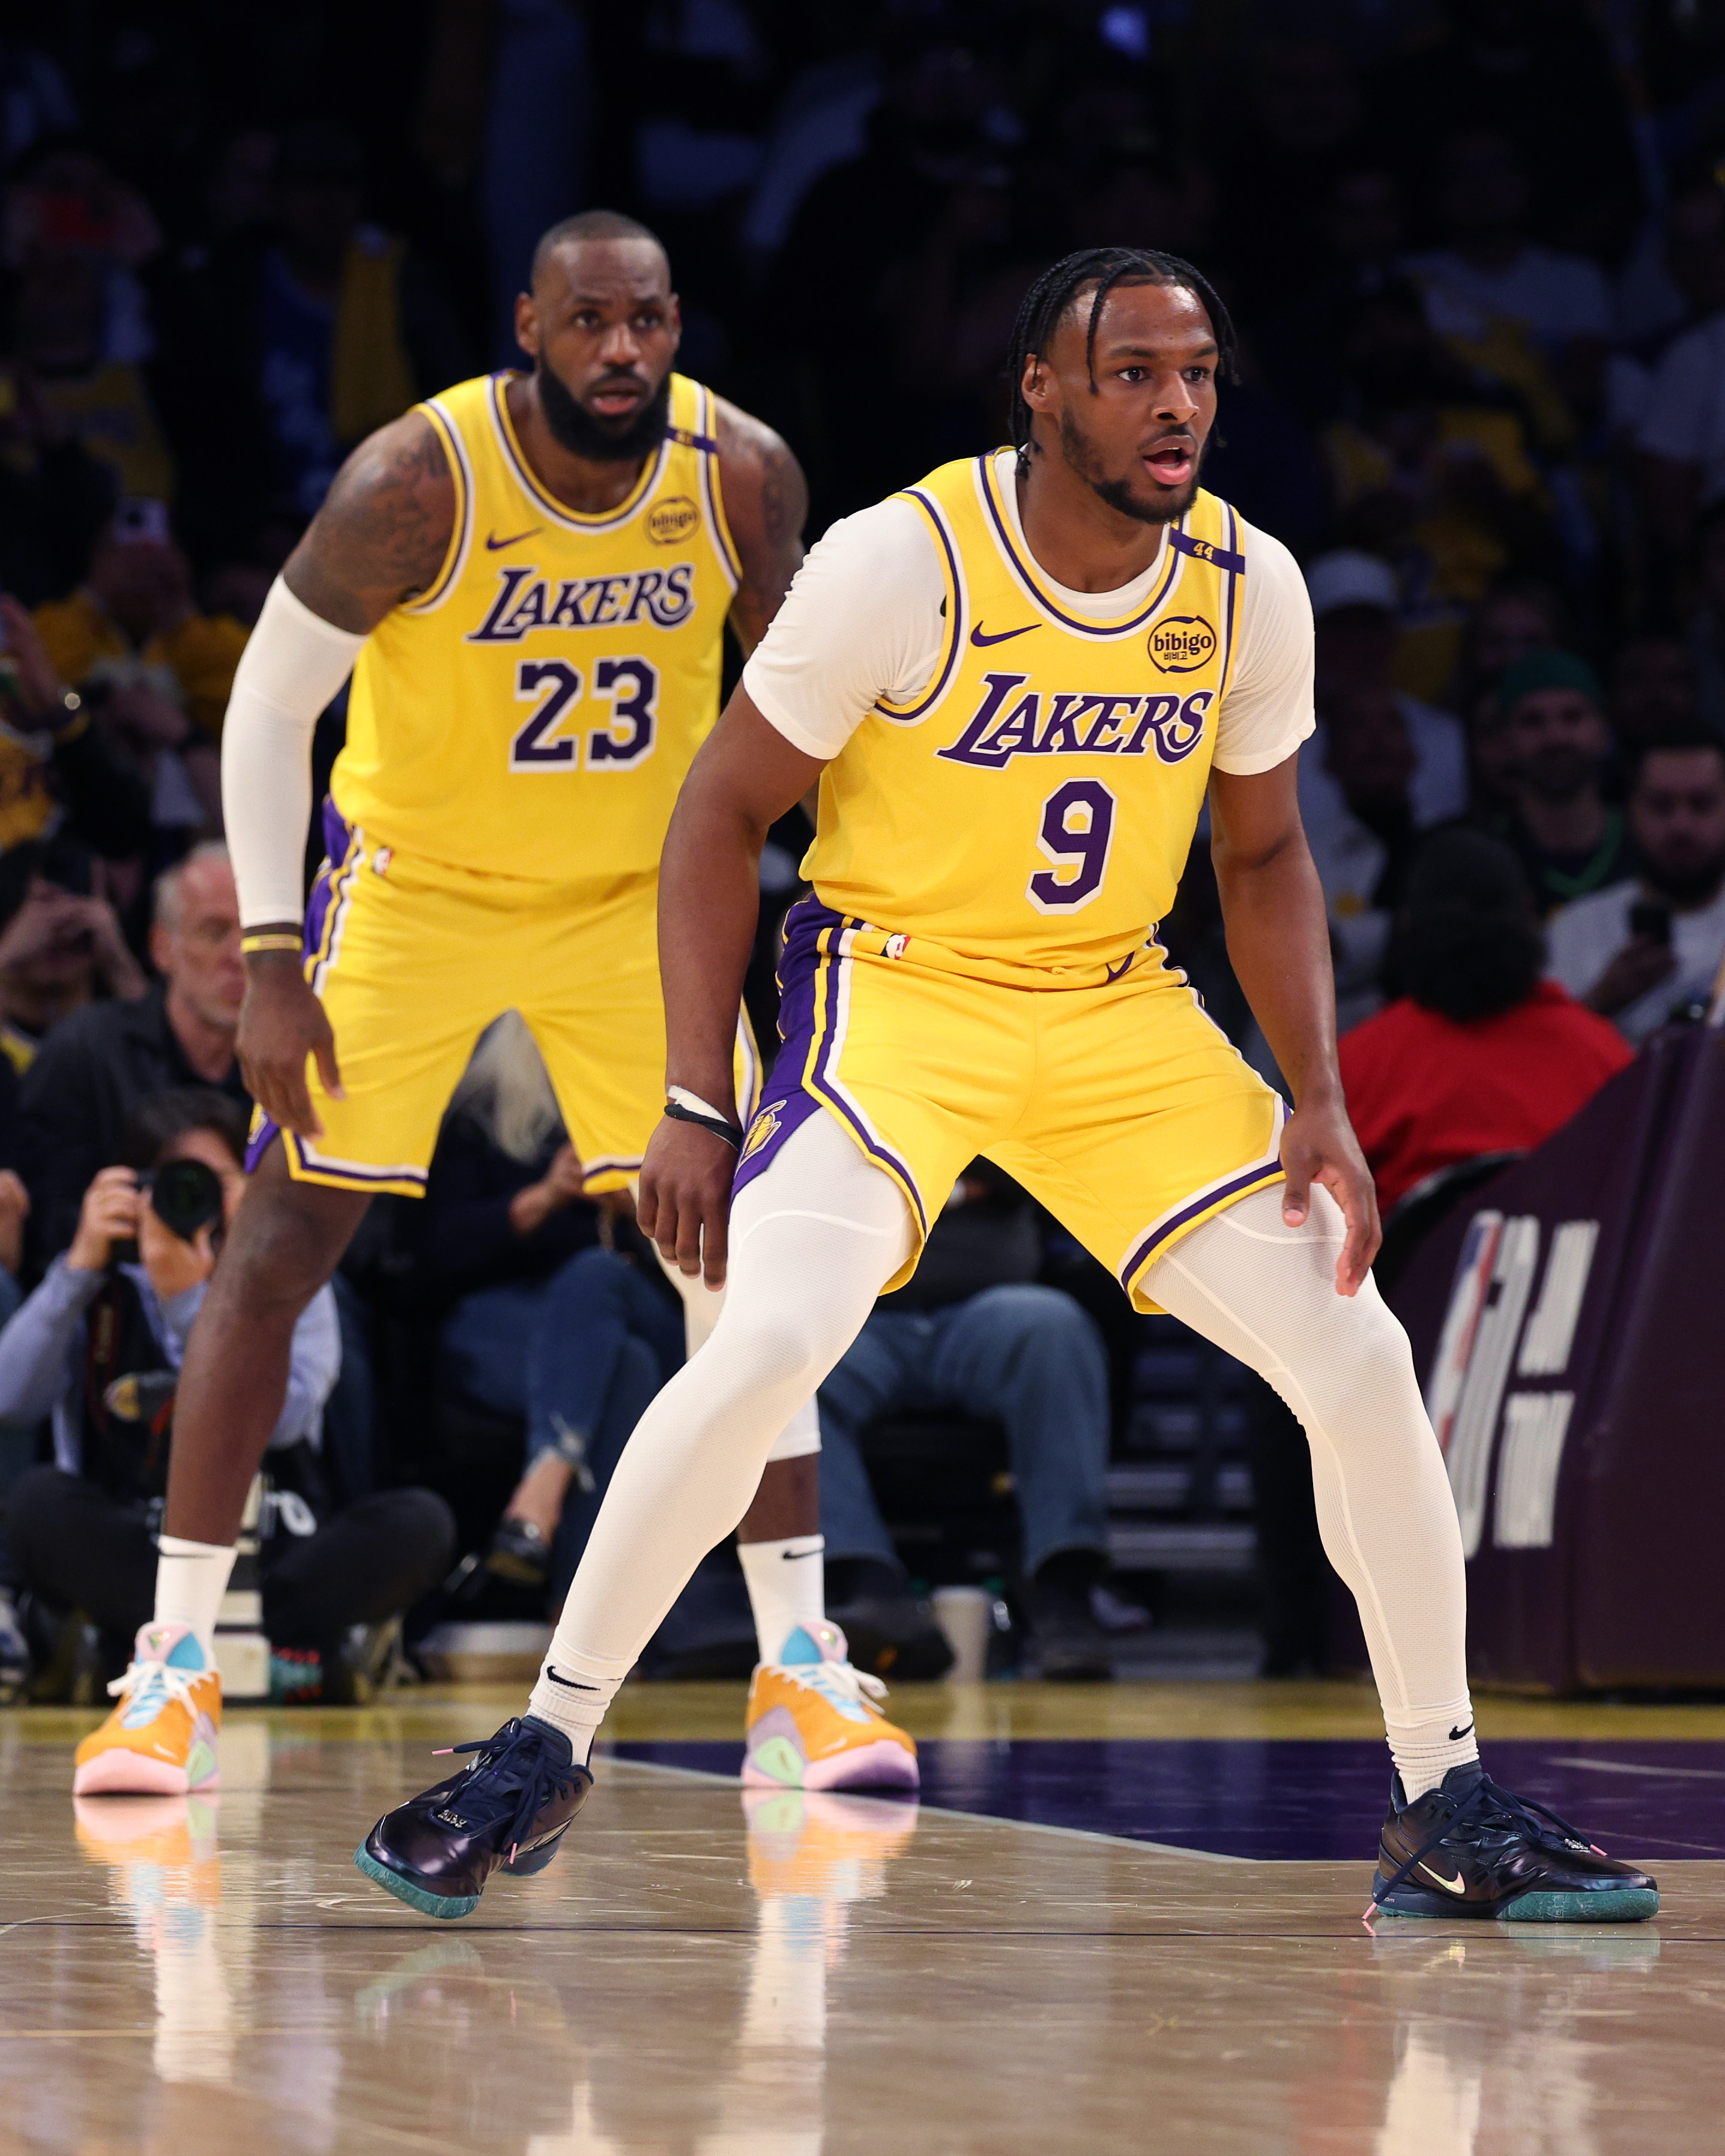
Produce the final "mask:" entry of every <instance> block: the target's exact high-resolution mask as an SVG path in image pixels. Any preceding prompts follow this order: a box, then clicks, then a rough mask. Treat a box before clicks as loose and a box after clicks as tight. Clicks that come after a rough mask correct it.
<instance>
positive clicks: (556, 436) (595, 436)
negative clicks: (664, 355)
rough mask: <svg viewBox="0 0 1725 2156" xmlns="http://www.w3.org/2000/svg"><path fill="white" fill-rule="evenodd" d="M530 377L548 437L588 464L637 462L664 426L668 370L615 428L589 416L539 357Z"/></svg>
mask: <svg viewBox="0 0 1725 2156" xmlns="http://www.w3.org/2000/svg"><path fill="white" fill-rule="evenodd" d="M533 379H534V381H535V382H536V383H537V384H538V386H539V408H540V410H541V411H542V413H544V414H545V423H546V425H547V427H549V428H550V429H551V432H552V439H553V440H554V441H556V442H557V444H558V446H559V447H560V448H562V449H567V451H568V452H569V454H570V455H571V456H572V457H585V458H586V459H588V462H589V463H591V464H603V465H638V464H639V463H641V462H642V460H643V459H644V458H646V457H649V456H650V455H651V454H652V453H653V452H654V450H655V449H657V448H658V447H659V444H660V443H661V442H662V441H663V440H664V439H665V431H666V429H668V428H669V427H670V376H669V375H667V376H666V377H665V380H664V381H663V382H660V385H659V387H658V388H657V389H655V391H654V393H653V394H652V395H651V396H650V397H649V398H648V399H647V401H646V403H644V405H642V407H641V408H640V410H639V412H637V413H636V414H635V416H634V418H632V419H629V420H627V421H625V422H624V424H623V425H622V426H620V427H610V426H607V425H606V424H605V423H603V421H601V420H598V419H595V418H594V417H593V414H592V413H591V412H589V411H588V408H587V407H586V406H585V405H584V404H583V403H582V402H581V400H580V399H579V398H577V397H572V396H571V395H570V393H569V392H568V390H567V388H565V387H564V386H563V384H562V382H560V381H559V380H558V378H557V376H556V375H555V374H553V373H552V371H551V369H550V368H549V367H547V365H546V363H545V362H544V360H543V359H542V358H541V359H538V360H536V361H535V362H534V364H533Z"/></svg>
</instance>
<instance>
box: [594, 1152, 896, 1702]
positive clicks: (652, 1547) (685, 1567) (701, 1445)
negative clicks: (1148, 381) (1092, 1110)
mask: <svg viewBox="0 0 1725 2156" xmlns="http://www.w3.org/2000/svg"><path fill="white" fill-rule="evenodd" d="M910 1251H911V1221H910V1215H909V1212H908V1210H907V1209H906V1204H905V1201H904V1198H903V1195H902V1194H901V1192H900V1190H899V1188H898V1186H897V1184H896V1183H894V1182H893V1181H892V1180H891V1178H890V1177H889V1176H887V1175H886V1174H885V1173H882V1171H881V1170H880V1169H879V1168H875V1167H874V1166H872V1165H871V1164H870V1162H869V1161H867V1160H866V1159H865V1158H864V1157H863V1155H862V1153H861V1152H860V1151H859V1150H858V1148H857V1147H855V1145H854V1144H852V1142H851V1141H850V1139H849V1138H848V1137H846V1136H845V1133H844V1132H843V1131H842V1130H840V1129H839V1127H838V1125H837V1124H836V1123H835V1122H833V1120H832V1119H831V1117H830V1116H825V1115H819V1116H811V1117H810V1118H809V1122H807V1123H805V1124H804V1125H803V1127H802V1128H801V1129H800V1130H798V1132H796V1133H795V1135H794V1136H793V1137H791V1138H790V1139H788V1141H787V1142H786V1144H785V1146H784V1148H783V1151H782V1152H780V1154H779V1155H778V1158H777V1159H776V1160H775V1161H774V1162H773V1165H772V1167H771V1168H768V1170H767V1171H766V1173H764V1174H762V1175H761V1176H760V1177H758V1178H757V1179H756V1180H755V1181H754V1182H753V1183H750V1184H749V1186H748V1188H747V1189H746V1190H745V1191H744V1192H743V1193H742V1195H741V1196H740V1197H739V1198H738V1199H737V1203H736V1204H735V1206H734V1207H733V1208H732V1215H731V1257H730V1280H729V1284H728V1286H727V1288H726V1294H725V1296H724V1299H723V1305H722V1307H721V1310H720V1312H719V1315H718V1322H717V1323H716V1325H715V1326H714V1327H713V1329H712V1333H711V1338H710V1339H708V1340H707V1342H706V1344H705V1345H704V1346H703V1347H702V1348H701V1353H700V1354H699V1356H698V1358H696V1359H695V1360H694V1361H692V1362H690V1363H685V1366H684V1367H683V1368H682V1369H681V1370H680V1371H679V1372H678V1373H677V1374H676V1376H675V1378H672V1379H671V1381H670V1383H669V1384H668V1385H667V1386H666V1387H665V1389H664V1390H663V1391H662V1392H661V1393H660V1395H659V1397H658V1398H657V1399H655V1401H654V1402H653V1404H652V1405H651V1406H650V1407H649V1409H648V1410H647V1412H646V1414H644V1415H643V1416H642V1418H641V1419H640V1421H639V1424H637V1425H636V1428H635V1431H634V1435H633V1436H632V1437H631V1438H630V1440H629V1443H628V1445H626V1446H625V1447H624V1452H623V1456H622V1458H621V1459H620V1460H619V1462H618V1464H617V1469H616V1471H615V1473H614V1476H612V1479H611V1486H610V1489H609V1490H608V1492H607V1493H606V1496H605V1501H604V1504H603V1507H601V1508H600V1512H599V1517H598V1521H597V1522H595V1524H594V1527H593V1537H592V1539H591V1540H590V1542H589V1543H588V1548H587V1552H586V1554H585V1556H584V1557H583V1558H582V1561H581V1567H580V1569H579V1570H578V1572H577V1573H576V1575H575V1579H574V1583H573V1584H572V1586H571V1588H570V1589H569V1595H568V1599H567V1601H566V1602H565V1604H564V1605H563V1614H562V1620H561V1622H560V1623H559V1625H558V1627H557V1640H556V1643H555V1645H554V1646H553V1654H554V1655H555V1656H556V1658H557V1666H558V1668H559V1669H562V1667H563V1666H564V1663H565V1662H566V1661H570V1658H571V1657H572V1656H576V1655H578V1656H580V1657H581V1658H582V1659H581V1661H579V1662H578V1664H572V1666H577V1667H579V1668H581V1669H583V1670H585V1669H588V1668H591V1669H593V1670H594V1671H611V1670H615V1671H616V1673H617V1675H618V1676H620V1675H621V1674H622V1672H623V1671H625V1670H627V1669H628V1667H629V1665H630V1663H632V1662H633V1661H634V1658H635V1656H636V1655H638V1654H639V1652H640V1650H641V1649H642V1647H643V1646H644V1645H645V1644H646V1642H647V1640H648V1639H649V1638H650V1636H651V1635H652V1633H653V1631H654V1630H655V1627H656V1626H657V1625H658V1624H659V1622H660V1620H661V1619H662V1618H663V1616H664V1615H665V1611H666V1610H667V1609H670V1605H671V1604H672V1603H673V1602H674V1601H675V1599H676V1597H677V1596H678V1594H680V1592H681V1591H682V1589H683V1586H684V1584H685V1581H686V1580H687V1579H688V1578H689V1575H690V1574H691V1573H692V1572H693V1571H694V1569H695V1568H696V1565H697V1564H698V1563H700V1561H701V1558H703V1557H704V1556H705V1555H706V1553H707V1551H708V1550H710V1549H711V1548H712V1547H713V1545H714V1544H715V1543H717V1542H719V1541H721V1539H722V1538H723V1537H725V1536H726V1535H727V1534H728V1533H729V1532H731V1530H732V1528H733V1527H735V1526H736V1525H737V1522H738V1521H739V1520H740V1519H741V1518H742V1515H743V1513H744V1512H745V1511H746V1510H747V1507H748V1504H749V1501H750V1500H751V1499H752V1497H753V1496H754V1494H755V1491H756V1487H757V1485H758V1483H759V1481H760V1479H761V1470H762V1467H763V1466H765V1464H766V1461H767V1459H768V1455H769V1453H770V1452H771V1451H772V1450H773V1444H774V1440H775V1439H776V1438H777V1437H778V1433H779V1432H780V1431H782V1430H784V1429H785V1426H786V1425H787V1424H788V1423H789V1422H790V1421H791V1420H792V1418H793V1416H794V1415H796V1414H798V1412H799V1411H800V1410H802V1409H803V1408H804V1407H805V1406H806V1405H807V1404H808V1403H809V1402H810V1401H811V1400H812V1399H813V1396H814V1389H815V1388H816V1386H818V1385H819V1383H820V1382H821V1380H822V1378H824V1377H825V1376H826V1374H827V1373H828V1372H829V1370H830V1369H831V1368H832V1367H833V1365H834V1363H836V1362H837V1361H838V1359H839V1357H840V1356H841V1355H842V1354H843V1353H845V1349H846V1348H847V1347H849V1346H850V1343H851V1342H852V1341H853V1340H854V1339H855V1337H856V1335H857V1333H858V1332H860V1329H861V1327H862V1323H863V1320H864V1319H865V1317H867V1316H868V1314H869V1312H870V1310H871V1309H872V1308H873V1306H874V1302H875V1296H877V1295H878V1294H879V1293H880V1289H881V1288H882V1286H884V1285H885V1284H886V1281H888V1280H890V1279H891V1276H892V1275H893V1274H894V1273H895V1272H896V1271H897V1270H898V1269H899V1268H900V1266H901V1265H903V1264H904V1262H905V1260H906V1258H907V1257H908V1256H909V1255H910Z"/></svg>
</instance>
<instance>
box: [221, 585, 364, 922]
mask: <svg viewBox="0 0 1725 2156" xmlns="http://www.w3.org/2000/svg"><path fill="white" fill-rule="evenodd" d="M364 642H365V639H364V637H362V636H356V635H354V634H353V633H352V631H351V630H349V629H337V628H336V625H335V624H334V623H333V622H330V621H326V620H325V619H323V617H322V615H321V614H316V613H313V612H312V611H311V608H310V607H308V606H307V605H305V603H304V602H303V600H300V599H296V598H295V597H294V595H293V593H291V592H290V590H289V589H288V588H287V586H286V585H285V583H283V582H282V580H281V578H280V577H277V578H276V579H275V583H273V584H272V585H271V586H270V596H269V598H266V599H265V600H264V611H263V612H262V613H260V614H259V616H258V625H257V627H256V628H255V629H254V630H253V631H252V633H251V636H250V639H249V641H248V642H247V644H246V647H245V650H244V653H243V654H242V655H241V658H240V661H239V669H238V670H237V671H236V672H235V674H234V693H233V695H232V696H229V698H228V716H227V719H226V720H225V721H224V722H223V727H222V816H223V822H224V823H225V824H226V825H227V831H228V852H229V853H230V854H231V855H232V856H233V860H234V881H235V882H236V883H237V884H238V885H239V919H240V925H241V926H242V927H246V928H254V927H258V926H259V923H260V922H263V921H297V920H298V919H299V918H300V913H301V911H303V908H304V905H305V894H304V888H303V864H304V861H305V832H306V827H307V826H308V824H310V823H311V736H312V732H313V730H314V729H315V728H316V725H317V717H318V714H319V712H320V711H322V709H323V707H324V706H325V705H326V704H327V703H328V702H329V701H330V699H331V696H334V695H335V693H336V690H338V689H339V688H340V687H341V684H342V683H343V682H344V681H345V680H347V676H348V675H350V674H351V673H352V671H353V662H354V660H356V659H357V657H358V656H359V649H360V646H361V645H362V644H363V643H364Z"/></svg>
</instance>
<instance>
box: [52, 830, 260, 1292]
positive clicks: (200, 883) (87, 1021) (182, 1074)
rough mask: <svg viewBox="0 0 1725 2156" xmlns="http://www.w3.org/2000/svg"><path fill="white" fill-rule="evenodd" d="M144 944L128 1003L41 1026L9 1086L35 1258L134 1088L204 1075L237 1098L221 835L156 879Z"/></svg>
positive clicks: (69, 1213) (228, 897)
mask: <svg viewBox="0 0 1725 2156" xmlns="http://www.w3.org/2000/svg"><path fill="white" fill-rule="evenodd" d="M150 956H151V961H152V962H153V963H154V965H155V966H156V968H157V972H158V973H160V974H161V976H162V978H161V979H160V980H158V981H157V983H156V984H155V986H154V987H153V988H151V989H150V991H149V993H147V994H146V995H143V996H141V997H139V998H137V999H136V1001H135V1002H131V1003H106V1004H92V1005H90V1008H89V1009H85V1010H82V1011H78V1012H75V1013H74V1014H73V1015H72V1017H70V1018H69V1019H67V1020H66V1021H65V1023H64V1024H63V1025H61V1026H59V1027H58V1028H56V1029H55V1030H54V1032H53V1033H52V1034H49V1038H48V1039H47V1041H46V1042H45V1044H44V1046H43V1048H42V1050H41V1051H40V1053H39V1055H37V1057H36V1060H35V1061H34V1062H33V1064H32V1065H31V1067H30V1070H29V1072H28V1075H27V1076H26V1078H25V1080H24V1082H23V1086H21V1088H20V1089H19V1095H18V1172H19V1173H20V1174H21V1175H22V1176H23V1179H24V1183H25V1185H26V1187H27V1188H28V1190H29V1193H30V1202H31V1207H32V1212H31V1216H30V1242H31V1249H32V1250H33V1254H34V1255H36V1257H37V1258H38V1259H39V1260H47V1259H49V1258H51V1257H53V1256H54V1255H55V1254H56V1252H58V1251H60V1250H64V1248H65V1247H66V1245H67V1244H68V1243H69V1242H70V1241H71V1240H72V1236H73V1234H74V1230H75V1229H76V1227H77V1224H78V1218H79V1212H80V1207H81V1205H82V1204H83V1200H84V1193H85V1190H86V1189H87V1188H89V1186H90V1181H91V1179H92V1178H93V1177H94V1176H95V1173H96V1171H97V1170H98V1169H99V1168H102V1167H103V1166H105V1164H106V1163H109V1162H110V1161H115V1160H118V1159H119V1158H121V1147H122V1144H123V1142H124V1140H125V1135H126V1125H127V1122H128V1120H129V1118H130V1117H131V1113H132V1111H133V1110H134V1109H135V1108H136V1106H137V1104H138V1102H139V1101H141V1100H142V1099H143V1098H144V1096H146V1094H150V1093H158V1092H162V1091H165V1090H167V1089H169V1088H172V1087H177V1086H192V1085H203V1086H215V1087H216V1088H218V1090H219V1091H222V1092H223V1093H225V1094H227V1095H228V1097H229V1098H230V1099H231V1100H233V1101H234V1102H235V1103H236V1105H237V1106H239V1108H240V1109H241V1110H244V1109H247V1108H249V1106H250V1103H249V1101H248V1099H247V1096H246V1093H245V1089H244V1085H243V1084H242V1082H241V1080H240V1076H239V1065H237V1063H236V1062H235V1060H234V1030H235V1029H236V1027H237V1026H238V1025H239V1005H240V999H241V998H242V996H243V995H244V989H245V971H244V964H243V962H242V961H241V958H240V955H239V900H238V898H237V897H236V896H235V893H234V871H233V870H232V869H231V868H230V867H229V865H228V850H227V848H226V847H225V846H223V845H220V844H215V843H211V844H205V845H202V846H198V847H196V848H194V849H193V851H192V852H191V853H190V854H189V855H187V857H186V859H185V860H183V861H182V862H180V863H179V864H178V865H177V866H176V867H174V868H172V869H170V870H168V871H167V874H166V875H163V876H162V877H161V878H160V880H158V882H157V886H156V919H155V922H154V925H153V926H152V927H151V931H150Z"/></svg>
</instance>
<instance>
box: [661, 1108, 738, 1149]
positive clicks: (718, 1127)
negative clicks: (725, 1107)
mask: <svg viewBox="0 0 1725 2156" xmlns="http://www.w3.org/2000/svg"><path fill="white" fill-rule="evenodd" d="M665 1113H666V1115H668V1116H672V1117H673V1118H675V1121H676V1122H680V1123H699V1124H700V1126H701V1128H702V1130H704V1131H711V1132H712V1134H713V1136H714V1137H717V1138H723V1140H724V1141H725V1142H726V1145H727V1146H730V1147H732V1148H733V1149H734V1150H735V1151H736V1152H742V1130H741V1129H740V1128H739V1127H738V1126H737V1124H735V1123H727V1122H726V1121H725V1118H724V1117H723V1116H703V1115H702V1114H701V1112H700V1111H698V1110H697V1109H695V1108H685V1106H683V1104H682V1102H681V1101H666V1102H665Z"/></svg>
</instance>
